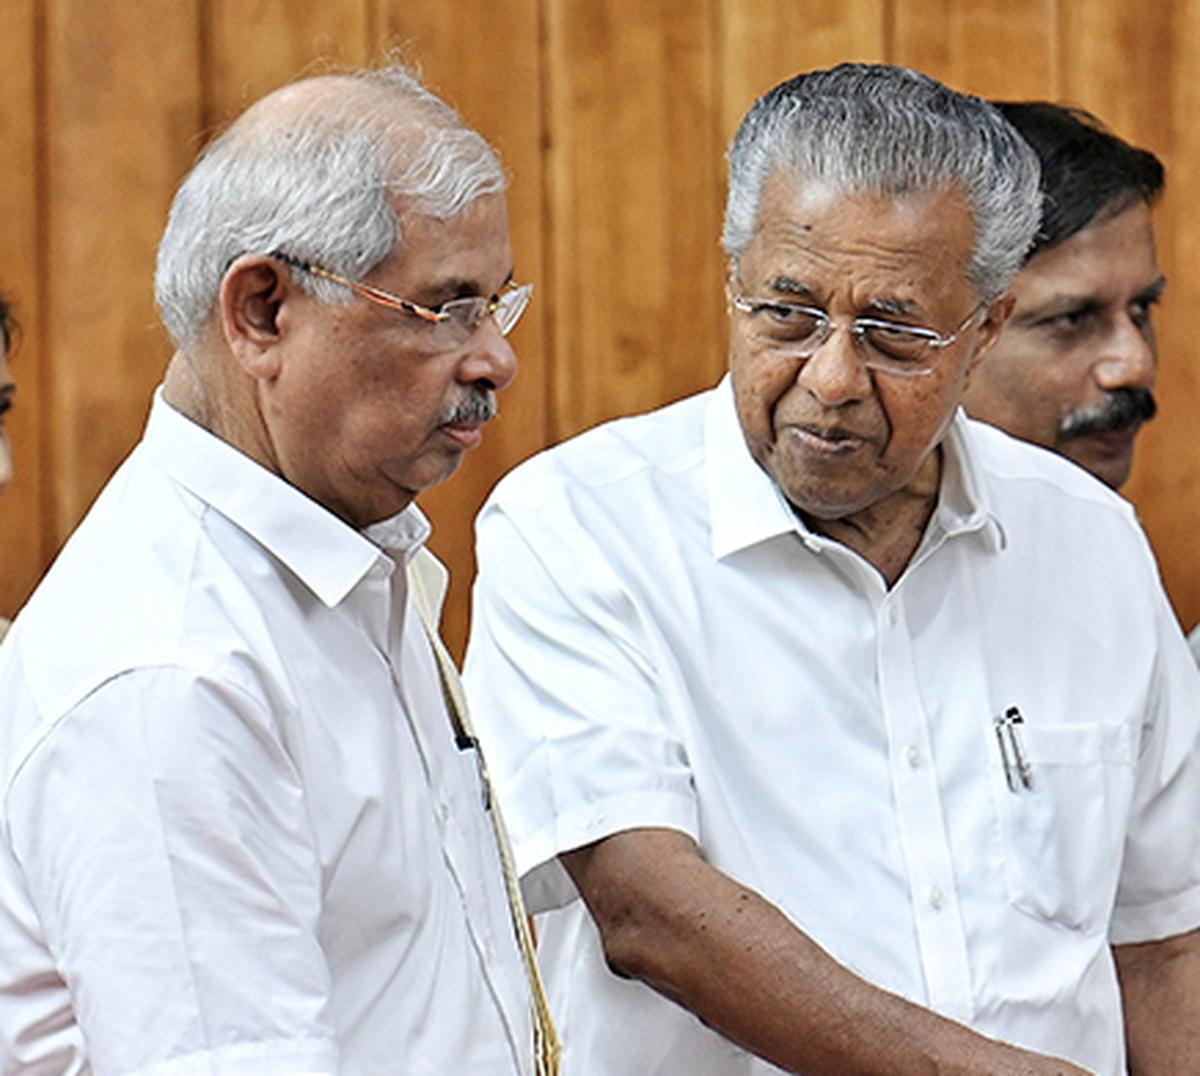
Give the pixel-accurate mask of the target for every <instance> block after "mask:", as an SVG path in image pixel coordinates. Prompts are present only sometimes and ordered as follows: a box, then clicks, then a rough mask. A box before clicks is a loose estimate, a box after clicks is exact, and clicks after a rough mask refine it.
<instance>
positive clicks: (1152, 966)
mask: <svg viewBox="0 0 1200 1076" xmlns="http://www.w3.org/2000/svg"><path fill="white" fill-rule="evenodd" d="M1113 955H1114V956H1115V958H1116V963H1117V972H1118V974H1119V976H1120V980H1121V995H1122V1001H1123V1004H1124V1009H1125V1036H1126V1043H1127V1050H1128V1054H1129V1072H1130V1073H1131V1076H1166V1074H1168V1073H1170V1074H1172V1076H1174V1074H1178V1073H1185V1072H1195V1071H1197V1067H1198V1066H1200V1061H1198V1060H1197V1059H1200V932H1198V931H1193V932H1192V933H1190V934H1183V935H1180V936H1178V937H1175V938H1167V939H1164V940H1163V941H1158V942H1149V943H1147V944H1144V945H1120V946H1116V947H1115V948H1114V949H1113Z"/></svg>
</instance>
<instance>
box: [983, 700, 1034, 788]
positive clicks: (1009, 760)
mask: <svg viewBox="0 0 1200 1076" xmlns="http://www.w3.org/2000/svg"><path fill="white" fill-rule="evenodd" d="M1023 724H1025V718H1024V717H1022V716H1021V711H1020V710H1019V709H1018V708H1017V707H1015V706H1010V707H1009V708H1008V709H1007V710H1005V711H1004V713H1003V714H1000V715H999V716H997V717H996V718H995V720H994V721H993V722H992V727H993V729H995V732H996V743H997V744H998V745H999V747H1000V762H1001V764H1002V765H1003V766H1004V780H1005V781H1006V782H1007V783H1008V790H1009V791H1010V792H1019V791H1020V790H1021V787H1025V788H1030V789H1031V788H1033V770H1032V769H1031V768H1030V765H1029V757H1028V756H1027V755H1026V754H1025V745H1024V744H1023V743H1022V742H1021V733H1020V729H1019V728H1018V726H1020V725H1023Z"/></svg>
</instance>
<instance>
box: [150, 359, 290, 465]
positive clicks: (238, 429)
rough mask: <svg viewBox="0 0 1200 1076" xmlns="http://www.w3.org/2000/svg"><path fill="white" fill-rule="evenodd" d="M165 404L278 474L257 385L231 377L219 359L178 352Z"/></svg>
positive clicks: (168, 376) (165, 381)
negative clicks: (254, 386)
mask: <svg viewBox="0 0 1200 1076" xmlns="http://www.w3.org/2000/svg"><path fill="white" fill-rule="evenodd" d="M163 399H165V400H166V402H167V403H169V404H170V405H171V406H172V407H173V408H175V410H176V411H178V412H180V413H181V414H183V415H186V416H187V417H188V418H190V419H191V420H192V421H193V422H195V423H196V424H197V425H198V426H203V427H204V428H205V429H206V430H208V432H209V433H211V434H213V435H214V436H215V437H219V438H220V439H221V440H222V441H225V442H226V443H227V444H230V445H232V446H233V447H234V448H236V449H237V450H238V451H239V452H242V453H244V454H245V455H247V456H249V457H250V458H251V459H252V460H254V461H255V462H256V463H259V464H261V465H262V466H263V467H265V468H267V470H269V471H273V472H274V473H275V474H279V473H280V471H279V467H278V466H276V464H275V453H274V450H273V448H272V445H271V440H270V436H269V434H268V431H267V429H266V428H265V426H264V424H263V422H262V419H261V416H260V414H259V409H258V406H257V401H256V400H255V398H254V395H253V383H252V382H251V381H250V380H249V379H248V378H239V377H237V376H236V375H230V374H229V373H228V371H227V369H226V367H225V365H224V364H223V363H222V362H221V361H220V360H219V359H214V358H213V357H211V356H209V355H207V354H205V353H203V352H197V353H194V354H193V353H189V352H176V353H175V355H174V356H173V357H172V359H171V362H170V364H169V365H168V366H167V373H166V377H165V378H164V379H163Z"/></svg>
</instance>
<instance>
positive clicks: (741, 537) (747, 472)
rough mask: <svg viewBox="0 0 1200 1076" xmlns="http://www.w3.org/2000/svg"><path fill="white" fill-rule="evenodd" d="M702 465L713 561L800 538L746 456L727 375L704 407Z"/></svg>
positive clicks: (769, 482)
mask: <svg viewBox="0 0 1200 1076" xmlns="http://www.w3.org/2000/svg"><path fill="white" fill-rule="evenodd" d="M704 459H705V465H704V466H705V474H706V478H707V482H708V504H709V519H710V526H711V528H712V554H713V557H714V558H715V559H717V560H720V559H721V558H722V557H724V556H727V555H728V554H730V553H735V552H737V551H738V550H740V549H747V548H749V547H750V546H752V545H757V544H758V543H759V542H765V541H767V540H768V539H771V538H775V537H778V536H779V535H781V534H789V533H796V532H801V533H806V531H805V529H804V526H803V524H802V523H801V522H800V518H799V517H798V516H797V515H796V513H795V512H793V511H792V509H791V506H790V505H789V504H788V501H787V498H786V497H784V496H783V494H782V493H780V492H779V487H778V486H776V485H775V482H774V480H773V479H772V478H771V476H770V475H768V474H767V472H766V471H764V470H763V469H762V468H761V467H760V466H759V465H758V461H757V460H755V458H754V457H753V456H752V455H751V454H750V449H749V448H748V447H747V445H746V438H745V436H744V434H743V433H742V424H741V422H740V421H739V419H738V414H737V406H736V404H735V402H734V398H733V381H732V379H731V378H730V376H729V375H728V374H726V375H725V376H724V377H723V378H722V379H721V381H720V384H718V385H717V387H716V388H715V389H714V390H713V391H712V394H711V396H710V398H709V401H708V410H707V412H706V413H705V416H704Z"/></svg>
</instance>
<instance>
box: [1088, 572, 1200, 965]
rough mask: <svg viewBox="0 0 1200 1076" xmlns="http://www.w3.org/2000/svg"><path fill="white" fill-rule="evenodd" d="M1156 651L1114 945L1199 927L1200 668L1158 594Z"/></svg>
mask: <svg viewBox="0 0 1200 1076" xmlns="http://www.w3.org/2000/svg"><path fill="white" fill-rule="evenodd" d="M1155 623H1156V632H1157V636H1158V639H1157V643H1158V645H1157V655H1156V664H1155V669H1154V679H1153V683H1152V687H1151V694H1150V700H1149V701H1150V705H1149V709H1148V714H1147V721H1146V724H1145V726H1144V728H1143V737H1142V750H1141V754H1140V756H1139V759H1138V771H1137V781H1136V786H1135V789H1134V801H1133V807H1132V811H1131V813H1130V822H1129V827H1128V831H1127V835H1126V840H1125V852H1124V859H1123V862H1122V869H1121V878H1120V882H1119V885H1118V890H1117V898H1116V908H1115V910H1114V914H1113V920H1112V926H1111V930H1110V940H1111V941H1112V942H1113V944H1116V945H1120V944H1124V943H1135V942H1145V941H1153V940H1156V939H1160V938H1166V937H1171V936H1173V935H1176V934H1182V933H1185V932H1187V931H1189V930H1193V929H1196V928H1197V927H1198V926H1200V826H1198V825H1197V824H1196V821H1197V819H1198V818H1200V672H1198V671H1197V668H1196V665H1195V662H1194V661H1193V659H1192V656H1191V654H1190V652H1189V650H1188V646H1187V643H1186V642H1185V640H1184V638H1183V634H1182V632H1181V631H1180V629H1179V625H1178V622H1177V621H1176V619H1175V616H1174V614H1173V613H1172V612H1171V609H1170V607H1169V606H1168V604H1167V600H1166V596H1165V595H1164V594H1162V592H1161V590H1160V591H1159V592H1158V608H1157V615H1156V622H1155Z"/></svg>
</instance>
